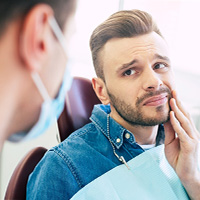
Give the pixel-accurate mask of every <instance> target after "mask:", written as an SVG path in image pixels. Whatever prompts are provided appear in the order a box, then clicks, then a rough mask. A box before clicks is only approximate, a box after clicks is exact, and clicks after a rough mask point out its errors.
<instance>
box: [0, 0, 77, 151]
mask: <svg viewBox="0 0 200 200" xmlns="http://www.w3.org/2000/svg"><path fill="white" fill-rule="evenodd" d="M0 5H1V6H0V26H1V30H0V94H1V98H0V110H1V114H0V120H1V126H0V133H1V134H0V150H1V148H2V146H3V142H4V141H5V140H6V139H9V140H11V141H21V140H28V139H31V138H34V137H36V136H38V135H40V134H42V132H44V131H45V130H46V129H47V128H48V127H49V126H50V124H52V123H53V122H54V121H55V120H56V117H58V116H59V114H60V112H61V111H62V108H63V103H64V95H65V92H66V90H67V89H68V87H69V86H70V83H66V81H67V82H68V81H70V79H69V77H68V78H67V77H66V76H69V74H68V72H66V63H67V57H66V56H67V55H66V50H67V48H66V47H65V46H66V43H65V40H68V39H69V37H70V35H71V32H72V30H73V26H72V24H73V16H74V11H75V7H76V1H74V0H59V1H54V0H29V1H26V0H20V1H7V0H1V3H0ZM58 24H59V25H58ZM61 29H62V30H61ZM64 35H65V36H64ZM61 40H62V43H61ZM67 70H68V69H67ZM65 72H66V73H65ZM64 73H65V75H64ZM63 75H64V76H63ZM66 78H67V79H68V80H67V79H66ZM59 88H60V89H59ZM55 97H56V99H54V98H55ZM53 102H54V103H53Z"/></svg>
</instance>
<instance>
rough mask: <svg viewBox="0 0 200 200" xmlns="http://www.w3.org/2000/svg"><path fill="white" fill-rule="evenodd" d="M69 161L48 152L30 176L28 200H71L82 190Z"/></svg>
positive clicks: (52, 151)
mask: <svg viewBox="0 0 200 200" xmlns="http://www.w3.org/2000/svg"><path fill="white" fill-rule="evenodd" d="M68 164H69V163H67V160H66V159H65V158H64V157H62V155H60V154H59V153H57V152H55V151H54V150H50V151H48V152H47V153H46V154H45V156H44V157H43V159H42V160H41V161H40V162H39V164H38V165H37V166H36V168H35V169H34V171H33V173H32V174H31V175H30V176H29V180H28V184H27V197H26V199H30V200H34V199H43V200H45V199H48V200H49V199H51V200H53V199H56V200H59V199H70V198H71V197H72V196H73V195H74V194H75V193H76V192H77V191H78V190H79V189H80V188H79V185H78V184H77V181H76V178H75V177H74V175H73V173H72V172H71V171H70V169H69V167H68Z"/></svg>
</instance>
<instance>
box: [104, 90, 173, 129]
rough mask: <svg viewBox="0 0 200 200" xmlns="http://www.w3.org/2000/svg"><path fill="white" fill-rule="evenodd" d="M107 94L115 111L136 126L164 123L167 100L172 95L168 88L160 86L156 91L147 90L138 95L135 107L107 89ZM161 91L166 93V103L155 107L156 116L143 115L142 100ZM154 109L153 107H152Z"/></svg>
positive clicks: (166, 118)
mask: <svg viewBox="0 0 200 200" xmlns="http://www.w3.org/2000/svg"><path fill="white" fill-rule="evenodd" d="M107 92H108V95H109V97H110V104H111V105H112V106H113V107H114V108H115V110H116V112H117V113H118V114H119V115H120V117H121V118H122V119H123V120H125V121H126V122H128V123H129V124H131V125H138V126H156V125H158V124H162V123H165V122H167V121H168V120H169V112H170V106H169V100H170V98H171V97H172V94H171V91H170V90H169V88H167V87H165V88H161V89H160V90H158V91H154V92H148V93H146V94H144V95H143V96H142V97H138V98H137V100H136V103H135V108H133V106H132V105H131V104H127V103H125V101H124V100H122V99H120V98H118V97H116V96H115V95H114V94H112V93H111V92H109V90H108V89H107ZM162 93H167V94H168V105H167V108H166V105H160V106H158V107H156V108H155V112H156V116H154V117H152V116H148V115H147V114H146V115H145V114H144V112H143V111H142V108H143V109H144V107H143V104H142V102H143V101H144V100H145V99H147V98H149V97H152V96H155V95H159V94H162ZM152 109H154V108H152Z"/></svg>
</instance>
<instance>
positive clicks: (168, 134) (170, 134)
mask: <svg viewBox="0 0 200 200" xmlns="http://www.w3.org/2000/svg"><path fill="white" fill-rule="evenodd" d="M164 129H165V145H168V144H170V143H171V142H172V141H173V140H174V139H175V131H174V129H173V127H172V125H171V122H170V121H168V122H166V123H165V124H164Z"/></svg>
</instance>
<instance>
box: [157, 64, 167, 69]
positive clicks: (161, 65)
mask: <svg viewBox="0 0 200 200" xmlns="http://www.w3.org/2000/svg"><path fill="white" fill-rule="evenodd" d="M165 67H167V66H166V65H165V64H163V63H157V64H156V65H155V66H154V69H164V68H165Z"/></svg>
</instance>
